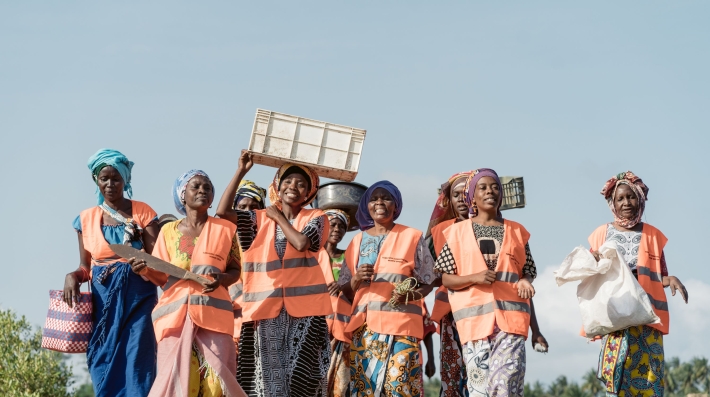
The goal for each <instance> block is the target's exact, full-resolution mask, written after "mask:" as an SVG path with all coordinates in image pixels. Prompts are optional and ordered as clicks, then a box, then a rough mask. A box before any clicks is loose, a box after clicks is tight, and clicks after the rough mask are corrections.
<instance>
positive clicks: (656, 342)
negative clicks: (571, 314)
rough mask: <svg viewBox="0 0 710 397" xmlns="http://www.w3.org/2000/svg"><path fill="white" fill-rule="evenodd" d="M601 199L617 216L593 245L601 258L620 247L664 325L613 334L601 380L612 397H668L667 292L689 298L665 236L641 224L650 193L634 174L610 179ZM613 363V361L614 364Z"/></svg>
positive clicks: (596, 233) (600, 229) (593, 237)
mask: <svg viewBox="0 0 710 397" xmlns="http://www.w3.org/2000/svg"><path fill="white" fill-rule="evenodd" d="M601 194H602V195H603V196H604V198H605V199H606V200H607V204H608V205H609V209H611V212H612V214H613V215H614V222H612V223H608V224H605V225H602V226H600V227H598V228H597V229H596V230H595V231H594V232H593V233H592V235H591V236H589V244H590V245H591V249H592V252H593V254H594V255H595V257H596V258H597V260H599V259H598V258H599V255H598V253H597V252H596V251H597V250H598V249H599V247H600V246H601V245H602V244H604V242H605V241H606V240H613V241H616V244H617V251H619V254H620V255H621V256H623V258H624V260H625V261H626V263H627V264H628V265H629V268H630V269H631V271H632V272H633V274H634V276H635V277H636V278H637V280H638V282H639V284H640V285H641V287H643V289H644V290H645V291H646V293H647V294H648V297H649V299H650V300H651V304H652V305H653V310H654V312H655V313H656V315H658V317H659V318H660V319H661V323H660V324H650V325H639V326H636V327H630V328H627V329H624V330H620V331H616V332H612V333H611V334H609V335H606V336H604V338H603V339H602V353H601V355H600V356H599V357H600V362H599V366H598V368H599V372H598V373H597V376H598V377H599V379H600V380H601V381H603V382H604V383H605V385H606V392H607V395H619V396H625V395H633V396H636V395H663V393H664V385H663V374H664V365H665V361H664V352H663V335H667V334H668V331H669V329H670V328H669V325H670V324H669V321H670V317H669V313H668V302H667V300H666V293H665V291H664V288H665V287H670V288H671V293H672V294H673V295H675V294H676V291H679V292H680V294H681V296H682V297H683V300H685V302H686V303H688V292H687V291H686V289H685V286H684V285H683V284H682V283H681V282H680V280H678V278H676V277H673V276H669V275H668V270H667V268H666V256H665V253H664V251H663V249H664V247H665V245H666V242H667V241H668V239H667V238H666V237H665V236H664V235H663V233H661V231H660V230H658V229H656V228H655V227H653V226H651V225H649V224H648V223H643V222H641V217H642V216H643V212H644V209H645V208H646V200H647V198H648V187H647V186H646V184H644V183H643V181H642V180H641V178H639V177H638V176H636V175H634V173H633V172H631V171H626V172H622V173H619V174H617V175H615V176H614V177H612V178H611V179H609V180H608V181H607V182H606V184H605V185H604V188H603V189H602V191H601ZM610 358H611V359H610Z"/></svg>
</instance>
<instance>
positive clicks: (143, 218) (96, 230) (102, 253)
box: [79, 200, 156, 266]
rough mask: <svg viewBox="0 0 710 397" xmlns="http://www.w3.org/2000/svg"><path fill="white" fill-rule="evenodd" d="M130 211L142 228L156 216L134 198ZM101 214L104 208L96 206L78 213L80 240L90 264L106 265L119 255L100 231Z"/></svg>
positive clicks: (118, 258)
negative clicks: (89, 258) (89, 256)
mask: <svg viewBox="0 0 710 397" xmlns="http://www.w3.org/2000/svg"><path fill="white" fill-rule="evenodd" d="M131 213H132V214H131V215H132V219H133V220H135V221H136V223H137V224H138V226H140V227H141V228H142V229H145V228H146V226H148V224H150V222H151V221H152V220H153V219H155V217H156V213H155V211H153V209H152V208H150V206H149V205H148V204H146V203H143V202H140V201H136V200H131ZM103 216H104V210H102V209H101V207H98V206H96V207H91V208H89V209H85V210H84V211H81V213H80V214H79V220H80V221H81V240H82V242H83V243H84V249H85V250H87V251H89V253H91V265H92V266H97V265H98V266H101V265H107V264H111V263H114V262H117V261H120V260H121V257H120V256H118V255H116V254H114V253H113V251H112V250H111V247H109V245H108V242H106V238H105V237H104V233H103V232H102V231H101V223H102V219H103Z"/></svg>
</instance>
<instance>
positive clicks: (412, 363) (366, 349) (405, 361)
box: [350, 324, 424, 397]
mask: <svg viewBox="0 0 710 397" xmlns="http://www.w3.org/2000/svg"><path fill="white" fill-rule="evenodd" d="M350 389H351V397H364V396H368V397H372V396H386V397H420V396H423V395H424V391H423V383H422V368H421V358H420V350H419V341H418V340H417V339H416V338H413V337H410V336H398V335H384V334H378V333H377V332H373V331H371V330H370V329H368V328H367V324H364V325H363V326H362V327H360V328H359V329H358V330H357V331H355V332H354V333H353V343H352V344H351V345H350Z"/></svg>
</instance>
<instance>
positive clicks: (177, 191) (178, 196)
mask: <svg viewBox="0 0 710 397" xmlns="http://www.w3.org/2000/svg"><path fill="white" fill-rule="evenodd" d="M198 175H199V176H204V177H205V178H207V179H210V177H209V176H208V175H207V174H206V173H205V172H204V171H202V170H190V171H187V172H186V173H184V174H182V175H180V177H179V178H178V179H176V180H175V183H174V184H173V202H174V203H175V208H176V209H177V211H178V212H179V213H181V214H183V215H187V212H185V204H183V201H184V200H185V188H186V187H187V183H188V182H190V179H192V178H194V177H196V176H198ZM210 183H212V180H210Z"/></svg>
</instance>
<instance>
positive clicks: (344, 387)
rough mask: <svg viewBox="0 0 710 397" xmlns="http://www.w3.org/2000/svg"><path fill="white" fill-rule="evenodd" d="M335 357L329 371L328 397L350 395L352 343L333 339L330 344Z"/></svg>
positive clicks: (332, 358) (331, 360) (331, 359)
mask: <svg viewBox="0 0 710 397" xmlns="http://www.w3.org/2000/svg"><path fill="white" fill-rule="evenodd" d="M330 346H331V348H332V351H333V355H332V356H331V358H330V369H328V397H346V396H348V395H350V343H346V342H341V341H339V340H337V339H333V340H332V341H331V342H330Z"/></svg>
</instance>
